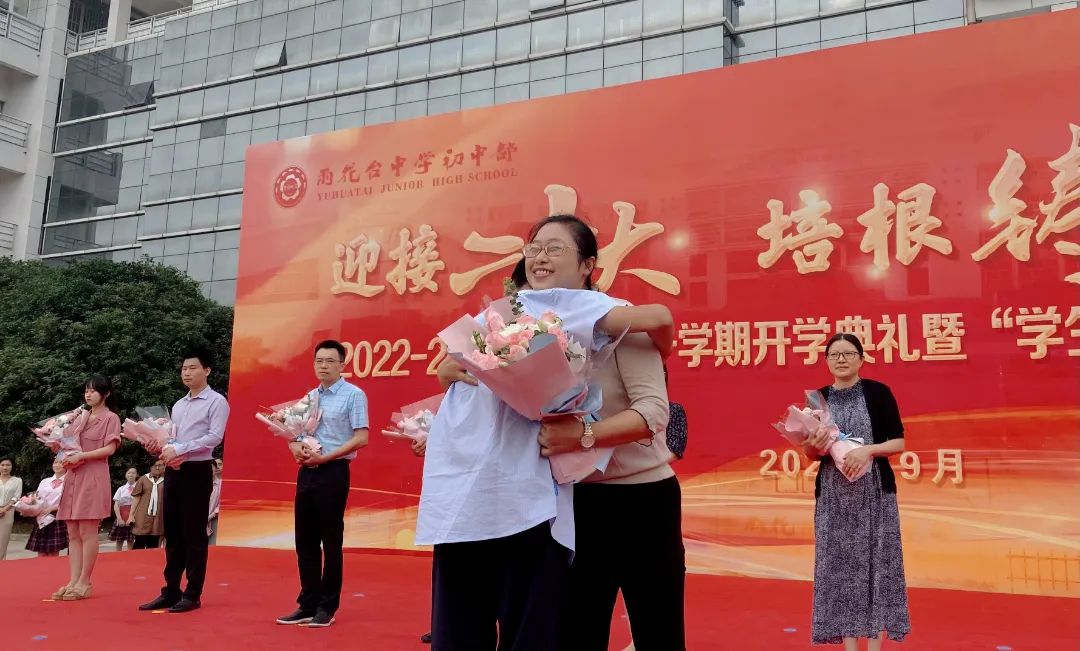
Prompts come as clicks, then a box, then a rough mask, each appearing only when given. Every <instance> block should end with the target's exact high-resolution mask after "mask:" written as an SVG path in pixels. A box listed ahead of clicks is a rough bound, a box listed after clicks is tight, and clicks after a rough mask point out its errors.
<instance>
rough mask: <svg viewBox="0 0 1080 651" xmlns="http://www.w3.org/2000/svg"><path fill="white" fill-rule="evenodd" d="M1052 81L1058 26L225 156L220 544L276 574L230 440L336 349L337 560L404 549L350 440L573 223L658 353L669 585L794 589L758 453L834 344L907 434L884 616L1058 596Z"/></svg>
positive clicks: (252, 479)
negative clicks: (224, 453)
mask: <svg viewBox="0 0 1080 651" xmlns="http://www.w3.org/2000/svg"><path fill="white" fill-rule="evenodd" d="M1077 79H1080V20H1078V15H1077V12H1076V11H1062V12H1057V13H1054V14H1047V15H1043V16H1038V17H1033V18H1028V19H1022V20H1010V21H1003V22H1000V23H994V24H988V25H979V26H973V27H968V28H964V29H955V30H949V31H943V32H937V33H932V34H926V35H922V36H917V37H911V38H900V39H895V40H888V41H882V42H876V43H871V44H866V45H857V46H852V47H844V48H838V49H834V50H828V51H823V52H820V53H814V54H809V55H804V56H795V57H790V58H784V59H780V60H776V61H769V62H763V63H754V64H747V65H739V66H734V67H732V68H728V69H722V70H715V71H710V72H705V73H699V74H693V75H684V76H680V77H674V78H669V79H663V80H657V81H651V82H646V83H641V84H633V85H628V86H622V87H617V88H609V89H603V90H597V91H594V92H587V93H575V94H570V95H566V96H562V97H554V98H549V99H540V100H535V101H530V102H525V103H519V104H510V105H506V106H498V107H492V108H487V109H479V110H472V111H465V112H461V113H453V114H447V115H440V116H434V117H429V118H425V119H420V120H412V121H408V122H402V123H395V124H386V125H379V126H371V127H366V128H363V129H355V130H349V131H341V132H337V133H332V134H326V135H319V136H312V137H308V138H299V139H295V140H289V141H284V142H276V143H271V144H267V145H261V146H258V147H253V148H251V149H250V150H249V152H248V157H247V177H246V181H245V186H244V217H243V229H242V231H241V258H240V278H239V280H238V283H237V285H238V287H237V302H236V333H235V340H234V345H233V362H232V363H233V367H232V385H231V386H230V387H229V389H230V391H229V394H230V400H231V402H232V408H233V418H232V421H231V423H230V426H229V433H228V473H227V481H226V487H225V491H224V495H225V498H226V499H225V501H226V512H225V513H224V515H223V523H222V526H221V535H222V540H223V541H224V542H228V543H232V544H244V545H255V546H270V547H290V546H291V545H292V516H291V498H292V493H293V480H294V479H295V466H294V464H293V462H292V460H291V457H290V456H289V454H288V453H287V451H286V449H285V446H284V444H283V443H282V441H281V440H280V439H272V438H271V437H270V435H269V434H268V433H267V432H266V431H264V429H263V428H262V427H261V426H259V424H258V423H257V422H256V421H255V418H254V414H255V412H256V410H257V409H258V408H259V406H260V405H268V404H275V403H279V402H282V401H285V400H287V399H290V398H293V397H299V396H300V395H301V394H302V392H303V391H305V390H306V389H308V388H310V387H312V386H314V384H315V380H314V375H313V370H312V364H311V357H312V351H311V347H312V345H313V344H314V343H315V342H316V341H318V340H321V339H323V338H337V339H340V340H342V341H344V342H347V345H348V348H349V351H350V355H349V362H348V371H349V373H350V375H351V381H353V382H355V383H356V384H357V385H358V386H360V387H361V388H362V389H363V390H364V391H365V392H366V393H367V395H368V397H369V400H370V404H371V416H372V436H371V443H370V445H369V446H368V447H367V448H365V449H364V450H362V451H361V454H360V457H359V459H358V460H357V461H356V462H355V463H354V464H353V475H352V477H353V487H354V490H353V493H352V496H351V498H350V509H349V512H348V515H347V523H346V544H348V545H352V546H364V547H381V548H398V549H411V548H412V547H411V545H412V532H413V528H414V523H415V515H416V504H417V500H418V495H419V491H420V477H421V463H422V462H421V461H420V460H418V459H416V458H415V457H413V455H412V454H411V453H410V452H409V450H408V448H407V447H406V446H405V445H403V444H401V443H391V442H390V441H389V440H387V439H384V438H383V437H381V436H379V434H378V431H379V430H380V429H381V428H382V427H383V426H385V425H386V424H387V423H388V418H389V415H390V413H391V412H393V411H395V410H397V409H398V408H399V407H401V406H402V405H404V404H407V403H410V402H413V401H415V400H418V399H420V398H423V397H425V396H428V395H430V394H433V393H436V392H437V391H438V387H437V384H436V382H435V378H434V376H433V372H434V368H435V366H436V364H437V362H438V361H439V359H440V358H441V352H440V346H439V342H438V341H437V340H436V339H435V333H436V332H438V331H439V330H440V329H441V328H442V327H443V326H445V325H446V324H448V323H450V322H451V321H452V320H454V319H455V318H457V317H458V316H459V315H460V314H462V313H463V312H467V311H472V312H475V311H477V310H478V309H479V307H480V305H481V302H482V299H483V297H484V296H485V294H487V295H498V294H499V293H500V291H501V285H502V281H503V279H504V278H505V277H506V276H507V275H509V272H510V269H511V266H512V265H513V263H514V262H515V261H516V260H517V258H518V256H519V255H520V253H519V252H520V248H521V246H522V244H523V240H522V238H523V237H524V236H525V234H526V232H527V229H528V227H529V225H530V224H532V223H533V222H534V221H535V220H537V219H538V218H540V217H542V216H544V215H546V214H548V213H549V212H551V211H558V212H569V211H573V212H575V213H576V214H578V215H580V216H582V217H584V218H586V219H587V220H589V221H590V222H591V223H592V224H594V225H595V227H596V229H597V231H598V236H599V238H600V241H601V246H602V247H603V250H602V252H601V255H600V262H599V266H600V274H599V281H600V285H601V287H602V288H604V289H605V290H606V291H608V292H609V293H611V294H613V295H616V296H620V297H624V298H627V299H629V300H632V301H634V302H637V303H649V302H662V303H666V304H667V305H669V306H670V307H671V308H672V310H673V312H674V313H675V315H676V319H677V320H678V322H679V324H680V325H681V328H680V332H679V345H678V349H677V352H676V353H675V354H674V355H673V356H672V357H671V359H670V360H669V361H668V366H669V368H670V371H671V396H672V399H673V400H675V401H678V402H681V403H683V404H684V405H685V406H686V409H687V412H688V414H689V421H690V440H689V450H688V453H687V455H686V458H685V459H683V460H682V461H679V462H678V463H677V465H676V467H677V470H678V473H679V476H680V478H681V480H682V482H683V486H684V495H685V498H684V527H685V534H686V538H687V546H688V552H689V554H688V558H689V562H690V565H691V569H692V571H697V572H711V573H735V574H743V575H751V576H762V577H774V578H775V577H781V578H792V579H805V580H808V579H809V578H810V576H811V559H812V553H813V552H812V550H813V540H812V533H813V527H812V510H813V509H812V506H813V476H814V473H815V470H816V468H815V467H814V466H812V465H810V464H809V462H808V461H807V460H806V459H805V458H803V457H800V455H799V454H797V453H796V452H794V451H792V450H789V449H787V448H786V446H785V444H784V442H783V440H782V439H780V437H779V436H777V434H776V433H775V432H774V431H773V430H772V429H771V428H770V427H769V423H770V422H771V421H774V420H775V419H776V418H777V417H778V416H779V415H780V413H781V411H782V410H783V408H784V407H785V406H786V405H787V404H789V403H791V402H796V401H798V400H800V399H801V396H802V391H803V390H804V389H808V388H815V387H818V386H821V385H823V384H825V383H826V382H827V381H828V380H829V376H828V373H827V370H826V368H825V365H824V361H823V359H822V352H823V346H822V344H823V342H824V341H825V339H826V338H827V337H828V336H829V335H830V334H831V333H833V332H837V331H849V332H855V333H857V334H858V335H859V336H860V337H862V339H863V341H864V342H865V343H866V347H867V350H868V352H869V356H870V357H871V358H872V360H873V361H872V363H869V364H868V365H867V366H866V368H865V370H864V375H865V376H867V377H872V378H876V379H879V380H882V381H884V382H886V383H887V384H889V385H891V386H892V387H893V389H894V392H895V393H896V395H897V397H898V399H899V402H900V406H901V410H902V412H903V415H904V418H905V422H906V424H907V445H908V452H906V453H905V454H904V455H903V456H901V457H899V458H897V459H895V460H894V465H895V466H896V469H897V472H898V476H899V478H900V479H899V483H900V500H901V507H902V511H903V516H902V519H903V526H904V531H903V533H904V538H905V540H904V542H905V548H906V551H907V554H908V560H907V562H908V572H909V582H910V583H911V584H912V585H915V586H934V587H953V588H964V589H972V590H984V591H1002V592H1017V593H1033V594H1045V595H1065V596H1071V597H1077V596H1080V535H1078V528H1080V491H1078V490H1077V488H1078V487H1080V481H1078V479H1080V478H1078V472H1080V467H1078V465H1077V462H1078V457H1080V454H1078V453H1080V436H1078V434H1080V410H1078V406H1077V402H1078V401H1077V397H1078V396H1080V363H1078V361H1080V360H1078V359H1077V357H1078V356H1080V292H1078V289H1080V257H1078V256H1080V228H1078V223H1080V126H1078V125H1080V84H1077V83H1076V80H1077Z"/></svg>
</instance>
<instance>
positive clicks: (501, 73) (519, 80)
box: [495, 63, 529, 87]
mask: <svg viewBox="0 0 1080 651" xmlns="http://www.w3.org/2000/svg"><path fill="white" fill-rule="evenodd" d="M527 81H529V64H528V63H519V64H517V65H513V66H503V67H501V68H496V69H495V86H496V87H498V86H511V85H514V84H523V83H525V82H527Z"/></svg>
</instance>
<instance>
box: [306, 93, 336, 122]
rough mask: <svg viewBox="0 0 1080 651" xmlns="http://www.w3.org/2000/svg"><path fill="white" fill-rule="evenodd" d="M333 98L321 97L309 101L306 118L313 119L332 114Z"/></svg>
mask: <svg viewBox="0 0 1080 651" xmlns="http://www.w3.org/2000/svg"><path fill="white" fill-rule="evenodd" d="M334 104H335V100H334V98H332V97H331V98H329V99H321V100H319V101H317V102H311V103H310V104H308V105H307V107H308V120H314V119H316V118H325V117H327V116H332V115H334Z"/></svg>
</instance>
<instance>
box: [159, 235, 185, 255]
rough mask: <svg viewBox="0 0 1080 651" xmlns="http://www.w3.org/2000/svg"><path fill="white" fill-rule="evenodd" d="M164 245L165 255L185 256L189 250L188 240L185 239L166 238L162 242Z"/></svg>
mask: <svg viewBox="0 0 1080 651" xmlns="http://www.w3.org/2000/svg"><path fill="white" fill-rule="evenodd" d="M162 241H163V242H164V243H165V251H164V253H165V255H166V256H175V255H181V256H182V255H187V253H188V251H190V250H191V243H190V239H189V238H187V237H168V238H165V239H164V240H162Z"/></svg>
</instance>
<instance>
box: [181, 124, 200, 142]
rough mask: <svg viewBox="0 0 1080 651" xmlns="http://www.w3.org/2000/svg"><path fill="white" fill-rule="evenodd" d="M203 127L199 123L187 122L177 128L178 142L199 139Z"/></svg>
mask: <svg viewBox="0 0 1080 651" xmlns="http://www.w3.org/2000/svg"><path fill="white" fill-rule="evenodd" d="M201 131H202V128H201V127H200V126H199V125H197V124H186V125H184V126H182V127H178V128H177V129H176V142H187V141H189V140H198V138H199V133H200V132H201Z"/></svg>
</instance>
